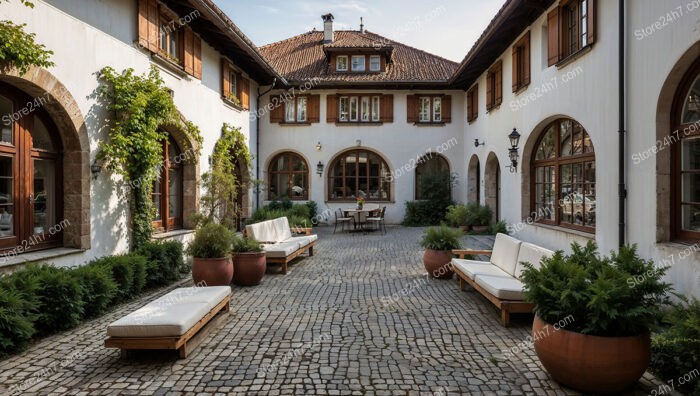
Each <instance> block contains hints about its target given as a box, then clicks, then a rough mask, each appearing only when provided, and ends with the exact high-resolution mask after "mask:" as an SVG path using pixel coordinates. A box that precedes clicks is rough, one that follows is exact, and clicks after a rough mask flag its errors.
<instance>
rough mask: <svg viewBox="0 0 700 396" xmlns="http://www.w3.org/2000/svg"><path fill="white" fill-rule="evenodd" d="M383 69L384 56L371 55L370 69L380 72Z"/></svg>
mask: <svg viewBox="0 0 700 396" xmlns="http://www.w3.org/2000/svg"><path fill="white" fill-rule="evenodd" d="M381 70H382V58H381V57H380V56H379V55H372V56H370V57H369V71H373V72H378V71H381Z"/></svg>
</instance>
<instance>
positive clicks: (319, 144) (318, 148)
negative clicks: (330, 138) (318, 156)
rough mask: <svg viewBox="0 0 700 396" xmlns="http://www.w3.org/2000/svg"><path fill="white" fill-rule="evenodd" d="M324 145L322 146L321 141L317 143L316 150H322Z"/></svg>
mask: <svg viewBox="0 0 700 396" xmlns="http://www.w3.org/2000/svg"><path fill="white" fill-rule="evenodd" d="M322 148H323V146H321V142H318V143H316V151H321V149H322Z"/></svg>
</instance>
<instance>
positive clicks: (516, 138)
mask: <svg viewBox="0 0 700 396" xmlns="http://www.w3.org/2000/svg"><path fill="white" fill-rule="evenodd" d="M508 139H510V147H512V148H518V144H519V143H520V134H519V133H518V130H517V129H515V128H513V132H511V133H510V135H508Z"/></svg>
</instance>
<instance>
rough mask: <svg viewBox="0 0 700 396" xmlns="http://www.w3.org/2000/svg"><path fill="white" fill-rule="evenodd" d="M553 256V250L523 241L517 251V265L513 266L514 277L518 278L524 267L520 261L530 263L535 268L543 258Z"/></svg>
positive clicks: (538, 266)
mask: <svg viewBox="0 0 700 396" xmlns="http://www.w3.org/2000/svg"><path fill="white" fill-rule="evenodd" d="M552 256H554V252H553V251H551V250H548V249H545V248H543V247H539V246H537V245H533V244H531V243H527V242H523V243H522V244H521V245H520V252H519V253H518V261H517V263H518V264H517V266H516V267H515V277H516V278H518V279H519V278H520V275H522V273H523V270H524V269H525V267H524V266H523V264H522V263H530V264H532V265H533V266H534V267H535V268H540V266H541V261H542V259H543V258H549V257H552Z"/></svg>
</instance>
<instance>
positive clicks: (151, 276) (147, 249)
mask: <svg viewBox="0 0 700 396" xmlns="http://www.w3.org/2000/svg"><path fill="white" fill-rule="evenodd" d="M137 253H138V254H140V255H142V256H144V257H145V258H146V259H147V260H148V264H147V266H146V287H156V286H164V285H167V284H169V283H170V282H173V281H176V280H178V279H180V277H181V274H182V272H184V269H185V268H184V267H185V263H184V260H183V258H182V255H183V246H182V243H181V242H178V241H165V242H163V241H157V242H147V243H145V244H143V245H142V246H141V247H140V248H139V250H138V251H137Z"/></svg>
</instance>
